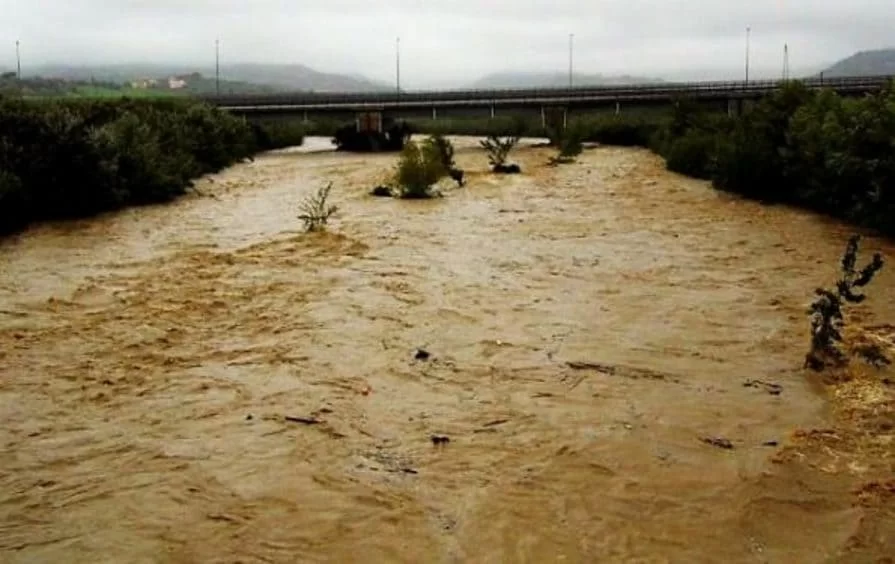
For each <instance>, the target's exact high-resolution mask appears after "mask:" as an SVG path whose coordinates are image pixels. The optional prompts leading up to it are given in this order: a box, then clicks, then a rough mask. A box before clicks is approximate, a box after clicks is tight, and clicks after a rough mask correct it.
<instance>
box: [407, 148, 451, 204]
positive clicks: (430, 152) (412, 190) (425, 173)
mask: <svg viewBox="0 0 895 564" xmlns="http://www.w3.org/2000/svg"><path fill="white" fill-rule="evenodd" d="M446 174H447V170H446V169H445V166H444V162H443V160H442V155H441V153H440V151H439V149H438V147H437V146H436V145H435V144H434V143H423V144H419V143H416V142H413V141H410V142H408V143H407V144H406V145H404V149H402V150H401V157H400V159H399V160H398V169H397V171H396V173H395V181H396V183H397V185H398V189H399V192H400V196H401V197H402V198H408V199H417V198H431V197H433V196H434V195H435V194H434V193H433V192H432V186H433V185H434V184H435V183H436V182H438V180H439V179H441V178H442V177H443V176H444V175H446Z"/></svg>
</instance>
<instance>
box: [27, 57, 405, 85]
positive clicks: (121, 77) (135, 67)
mask: <svg viewBox="0 0 895 564" xmlns="http://www.w3.org/2000/svg"><path fill="white" fill-rule="evenodd" d="M193 73H199V74H201V75H203V76H204V77H211V80H214V76H215V68H214V65H176V64H172V65H166V64H114V65H81V66H73V65H40V66H34V67H28V68H23V69H22V75H23V77H25V76H43V77H52V78H62V79H66V80H78V81H89V80H97V81H102V82H116V83H121V84H125V83H131V82H134V81H138V80H142V79H167V78H169V77H172V76H183V75H188V74H193ZM221 80H222V85H223V81H228V83H231V82H232V83H249V84H253V85H255V86H256V87H260V88H263V89H264V90H265V91H268V90H271V91H286V90H313V91H317V92H335V91H343V92H361V91H375V90H389V89H391V87H390V86H387V85H384V84H381V83H377V82H375V81H372V80H369V79H367V78H364V77H361V76H356V75H351V76H349V75H342V74H334V73H325V72H320V71H316V70H314V69H312V68H310V67H306V66H304V65H298V64H295V65H275V64H253V63H244V64H227V65H221ZM240 90H244V88H243V87H241V88H240Z"/></svg>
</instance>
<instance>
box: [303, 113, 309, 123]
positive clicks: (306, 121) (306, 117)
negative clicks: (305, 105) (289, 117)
mask: <svg viewBox="0 0 895 564" xmlns="http://www.w3.org/2000/svg"><path fill="white" fill-rule="evenodd" d="M304 122H305V123H308V110H305V119H304Z"/></svg>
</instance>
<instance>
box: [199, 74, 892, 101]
mask: <svg viewBox="0 0 895 564" xmlns="http://www.w3.org/2000/svg"><path fill="white" fill-rule="evenodd" d="M892 79H893V77H892V76H861V77H847V78H833V79H829V78H827V79H822V78H810V79H804V80H801V82H802V83H803V84H805V85H806V86H807V87H809V88H819V87H827V88H832V89H838V90H843V91H846V90H859V89H870V88H879V87H882V86H884V85H885V84H886V83H887V82H889V81H891V80H892ZM784 82H785V81H782V80H752V81H749V82H746V81H742V80H740V81H735V80H732V81H714V82H666V83H650V84H628V85H612V86H577V87H571V88H568V87H554V88H521V89H489V90H484V89H466V90H443V91H407V92H400V93H398V92H294V93H277V94H263V95H222V96H204V97H202V99H203V100H205V101H207V102H210V103H212V104H215V105H218V106H225V107H236V106H276V105H285V104H301V105H314V106H322V105H342V104H352V103H363V104H364V105H371V104H387V105H393V104H396V103H401V104H407V103H413V102H436V101H437V102H455V101H464V100H477V101H482V100H495V101H496V100H501V101H510V100H517V101H522V100H531V99H541V98H550V99H558V98H564V97H565V98H572V99H579V98H581V99H584V98H589V97H592V96H600V97H612V96H618V97H626V98H630V97H632V96H645V95H649V94H660V95H663V96H666V97H667V96H669V95H675V94H687V93H694V94H700V93H707V92H709V93H710V92H719V93H720V92H726V93H730V94H734V95H736V94H750V93H761V92H767V91H769V90H773V89H776V88H779V87H780V86H781V85H782V84H783V83H784Z"/></svg>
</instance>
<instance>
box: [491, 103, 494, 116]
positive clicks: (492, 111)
mask: <svg viewBox="0 0 895 564" xmlns="http://www.w3.org/2000/svg"><path fill="white" fill-rule="evenodd" d="M491 119H494V104H491Z"/></svg>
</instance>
